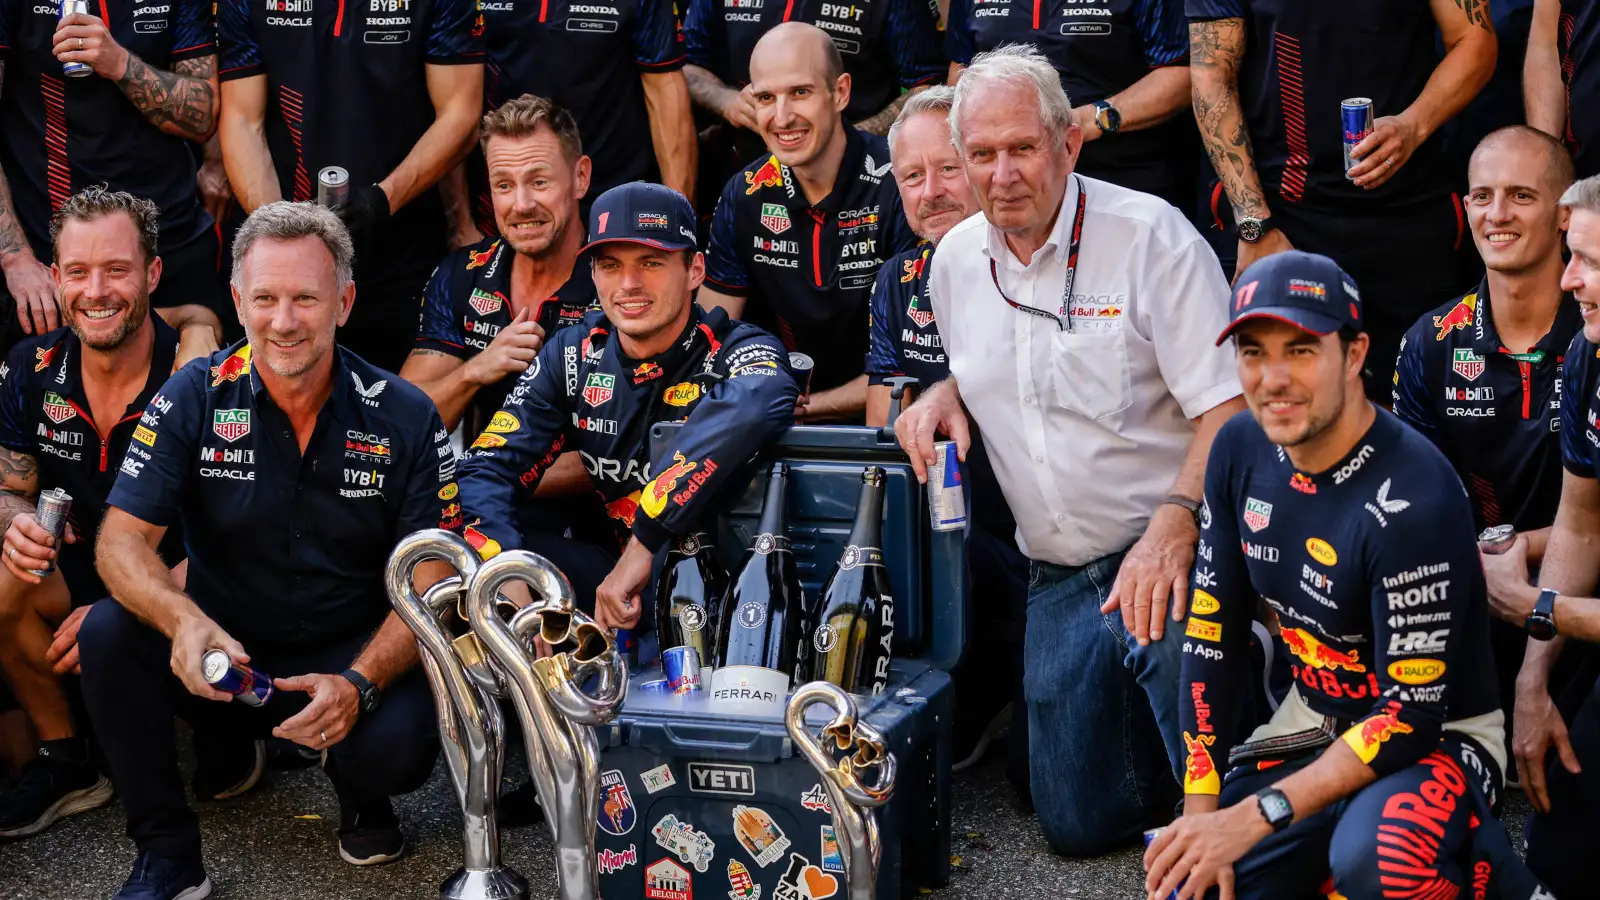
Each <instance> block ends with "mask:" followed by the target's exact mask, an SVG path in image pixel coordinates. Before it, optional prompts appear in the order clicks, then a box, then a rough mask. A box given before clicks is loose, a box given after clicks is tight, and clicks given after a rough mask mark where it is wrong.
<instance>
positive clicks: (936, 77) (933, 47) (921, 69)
mask: <svg viewBox="0 0 1600 900" xmlns="http://www.w3.org/2000/svg"><path fill="white" fill-rule="evenodd" d="M936 15H937V7H934V8H930V7H929V4H927V3H925V2H923V0H890V3H889V12H888V15H887V16H886V17H885V21H884V26H885V27H884V37H885V38H886V39H887V40H888V43H889V53H890V54H891V55H892V56H893V57H894V67H895V71H896V72H897V73H898V74H899V76H900V86H901V87H906V88H910V87H916V86H917V85H921V84H939V83H941V82H943V81H944V80H945V76H946V75H947V74H948V73H949V71H950V68H949V64H948V63H946V62H945V58H944V48H943V47H942V46H940V41H939V21H938V19H937V18H936Z"/></svg>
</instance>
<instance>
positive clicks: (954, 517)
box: [928, 441, 967, 531]
mask: <svg viewBox="0 0 1600 900" xmlns="http://www.w3.org/2000/svg"><path fill="white" fill-rule="evenodd" d="M928 517H929V519H930V521H931V523H932V525H933V530H934V531H961V530H962V529H964V528H966V527H967V495H966V494H965V493H964V492H963V491H962V487H961V459H960V458H959V457H958V456H957V455H956V442H955V441H938V442H936V443H935V444H934V445H933V465H931V466H929V467H928Z"/></svg>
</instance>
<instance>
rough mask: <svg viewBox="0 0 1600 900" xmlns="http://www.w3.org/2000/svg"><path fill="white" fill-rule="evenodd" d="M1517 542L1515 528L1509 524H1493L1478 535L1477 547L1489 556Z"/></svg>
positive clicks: (1509, 547) (1499, 552)
mask: <svg viewBox="0 0 1600 900" xmlns="http://www.w3.org/2000/svg"><path fill="white" fill-rule="evenodd" d="M1516 542H1517V529H1516V528H1515V527H1514V526H1511V525H1495V526H1493V527H1492V528H1485V529H1484V530H1483V533H1482V534H1480V535H1478V549H1479V550H1482V551H1483V552H1484V553H1488V554H1490V555H1491V556H1493V555H1498V554H1501V553H1504V552H1506V551H1507V550H1510V549H1511V545H1512V544H1515V543H1516Z"/></svg>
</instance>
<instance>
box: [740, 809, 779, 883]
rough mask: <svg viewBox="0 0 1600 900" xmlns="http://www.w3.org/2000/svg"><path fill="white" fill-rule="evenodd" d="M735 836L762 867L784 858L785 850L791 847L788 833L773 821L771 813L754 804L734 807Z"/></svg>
mask: <svg viewBox="0 0 1600 900" xmlns="http://www.w3.org/2000/svg"><path fill="white" fill-rule="evenodd" d="M733 836H734V837H736V838H738V840H739V846H741V847H743V848H744V849H745V851H746V852H748V853H749V854H750V857H751V858H752V859H754V860H755V861H756V865H758V866H761V867H762V868H766V867H767V866H770V865H772V864H773V863H775V862H777V861H778V860H780V859H782V858H783V851H785V850H787V849H789V837H788V835H785V834H784V833H783V829H782V828H779V827H778V823H777V822H774V821H772V816H771V814H769V813H768V812H767V811H766V810H764V809H757V808H756V807H753V806H735V807H734V808H733Z"/></svg>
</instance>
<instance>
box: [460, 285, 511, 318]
mask: <svg viewBox="0 0 1600 900" xmlns="http://www.w3.org/2000/svg"><path fill="white" fill-rule="evenodd" d="M504 302H505V301H503V300H501V299H500V297H499V295H497V294H491V293H489V292H488V291H484V290H479V289H478V288H473V289H472V296H471V297H468V298H467V305H468V306H470V307H472V309H473V311H474V312H476V313H477V314H478V315H480V316H487V315H489V314H490V313H495V312H499V311H500V307H501V305H502V304H503V303H504Z"/></svg>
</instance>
